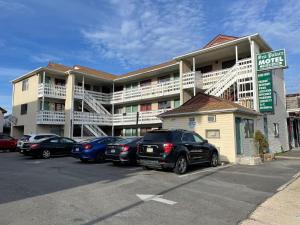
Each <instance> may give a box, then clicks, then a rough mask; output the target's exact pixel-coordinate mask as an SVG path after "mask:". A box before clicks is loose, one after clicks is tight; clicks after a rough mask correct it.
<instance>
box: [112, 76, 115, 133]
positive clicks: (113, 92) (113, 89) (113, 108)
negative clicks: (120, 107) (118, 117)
mask: <svg viewBox="0 0 300 225" xmlns="http://www.w3.org/2000/svg"><path fill="white" fill-rule="evenodd" d="M114 99H115V82H114V81H113V86H112V104H111V111H112V113H111V119H112V120H111V135H112V136H115V134H114V133H115V132H114V130H115V129H114V114H115V104H114Z"/></svg>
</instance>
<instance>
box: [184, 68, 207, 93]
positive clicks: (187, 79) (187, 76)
mask: <svg viewBox="0 0 300 225" xmlns="http://www.w3.org/2000/svg"><path fill="white" fill-rule="evenodd" d="M202 86H203V85H202V74H201V72H200V71H195V72H193V71H191V72H188V73H184V74H183V76H182V87H183V89H187V88H194V87H195V88H202Z"/></svg>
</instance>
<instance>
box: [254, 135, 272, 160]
mask: <svg viewBox="0 0 300 225" xmlns="http://www.w3.org/2000/svg"><path fill="white" fill-rule="evenodd" d="M254 142H255V145H256V148H257V149H258V153H259V154H263V153H265V152H266V149H267V148H268V147H269V143H268V140H267V138H266V137H265V135H263V133H262V132H261V131H260V130H257V131H255V134H254Z"/></svg>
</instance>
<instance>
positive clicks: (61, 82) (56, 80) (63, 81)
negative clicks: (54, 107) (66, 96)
mask: <svg viewBox="0 0 300 225" xmlns="http://www.w3.org/2000/svg"><path fill="white" fill-rule="evenodd" d="M55 85H60V86H65V85H66V81H65V80H63V79H55Z"/></svg>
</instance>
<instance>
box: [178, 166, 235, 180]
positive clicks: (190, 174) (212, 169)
mask: <svg viewBox="0 0 300 225" xmlns="http://www.w3.org/2000/svg"><path fill="white" fill-rule="evenodd" d="M231 166H232V165H225V166H218V167H213V168H209V169H204V170H199V171H197V172H193V173H187V174H184V175H180V176H178V177H180V178H182V177H187V176H192V175H196V174H199V173H206V172H214V171H218V170H220V169H225V168H228V167H231Z"/></svg>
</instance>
